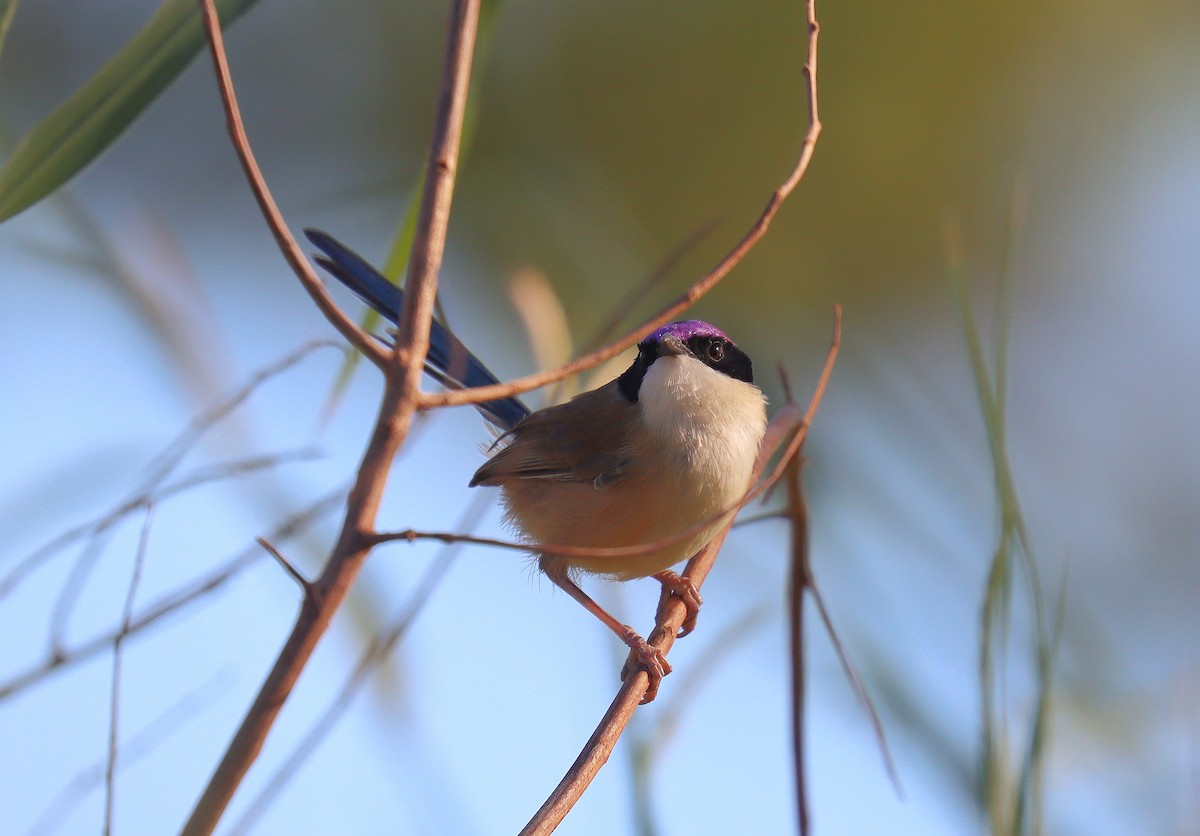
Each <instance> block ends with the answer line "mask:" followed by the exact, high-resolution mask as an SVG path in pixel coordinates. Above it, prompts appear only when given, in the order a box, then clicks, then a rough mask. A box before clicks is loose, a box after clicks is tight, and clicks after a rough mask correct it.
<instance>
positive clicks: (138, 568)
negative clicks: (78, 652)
mask: <svg viewBox="0 0 1200 836" xmlns="http://www.w3.org/2000/svg"><path fill="white" fill-rule="evenodd" d="M153 519H154V506H153V505H150V506H147V508H146V516H145V519H143V520H142V533H141V536H140V537H139V538H138V547H137V556H136V557H134V561H133V574H132V575H130V578H129V591H128V592H127V593H126V595H125V609H124V612H123V613H122V614H121V629H120V631H119V632H118V633H117V638H116V641H114V642H113V664H112V692H111V700H110V702H109V715H108V760H107V762H106V764H105V767H104V834H105V836H108V834H110V833H112V817H113V775H114V774H115V772H116V768H117V725H118V719H119V716H120V708H121V645H122V644H124V642H125V637H126V636H127V635H129V625H130V623H131V622H132V621H133V601H134V598H135V597H136V596H137V588H138V583H139V582H140V581H141V579H142V564H143V563H145V561H146V546H147V544H148V543H149V541H150V523H151V522H152V521H153Z"/></svg>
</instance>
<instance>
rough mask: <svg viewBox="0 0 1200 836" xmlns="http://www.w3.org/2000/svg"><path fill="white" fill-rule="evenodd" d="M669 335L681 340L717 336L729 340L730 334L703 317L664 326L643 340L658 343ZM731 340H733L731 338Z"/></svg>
mask: <svg viewBox="0 0 1200 836" xmlns="http://www.w3.org/2000/svg"><path fill="white" fill-rule="evenodd" d="M667 336H670V337H675V338H676V339H678V340H679V341H680V342H687V341H688V340H690V339H691V338H692V337H715V338H718V339H722V340H729V337H728V335H726V333H725V332H724V331H722V330H721V329H720V328H718V327H717V326H715V325H709V324H708V323H707V322H705V321H704V320H701V319H684V320H681V321H679V322H671V323H668V324H666V325H664V326H662V327H661V328H659V329H658V330H656V331H655V332H654V333H652V334H651V335H650V336H648V337H646V339H644V340H643V341H642V342H647V343H656V342H659V341H660V340H662V338H663V337H667ZM729 342H733V340H729Z"/></svg>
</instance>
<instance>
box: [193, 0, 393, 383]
mask: <svg viewBox="0 0 1200 836" xmlns="http://www.w3.org/2000/svg"><path fill="white" fill-rule="evenodd" d="M199 2H200V9H201V12H202V17H203V18H204V27H205V31H206V33H207V35H208V39H209V43H210V44H211V45H212V50H211V53H212V59H213V67H214V69H215V70H216V73H217V82H218V84H219V85H220V87H221V93H222V95H221V103H222V105H223V106H224V108H225V123H226V125H227V127H228V129H229V137H230V139H231V140H232V142H233V147H234V150H235V151H237V155H238V159H239V160H240V161H241V163H242V168H243V169H244V170H245V172H246V179H247V180H248V181H249V183H250V188H251V190H252V191H253V192H254V198H255V200H257V201H258V206H259V209H261V210H262V213H263V216H264V217H265V218H266V219H267V225H268V226H269V227H270V229H271V234H272V235H273V236H274V237H275V243H276V244H278V245H279V251H280V252H282V253H283V257H284V259H286V260H287V263H288V264H289V265H290V266H291V268H292V270H293V271H295V273H296V276H297V277H298V278H299V279H300V283H301V284H302V285H304V289H305V290H306V291H308V295H309V296H311V297H312V300H313V302H315V303H316V305H317V307H318V308H319V309H320V311H321V313H323V314H324V315H325V318H326V319H328V320H329V322H330V324H332V325H333V327H335V328H337V330H338V331H339V332H340V333H341V335H342V336H343V337H345V338H346V341H347V342H349V343H350V344H351V345H352V346H354V347H355V348H357V349H358V350H359V351H361V352H362V353H363V354H364V355H365V356H366V357H367V359H369V360H370V361H371V362H372V363H374V364H375V365H377V366H380V367H382V366H383V365H384V363H385V362H386V359H387V352H386V351H384V350H383V349H382V348H381V347H380V346H379V343H378V342H376V341H375V338H374V337H372V336H371V335H370V334H368V333H367V332H366V331H364V330H363V329H361V328H359V327H358V324H357V323H355V321H354V320H353V319H351V318H350V317H348V316H346V314H345V313H343V312H342V309H341V308H339V307H338V306H337V303H336V302H334V301H333V297H332V296H330V295H329V292H328V291H327V290H325V285H324V284H322V282H321V280H320V279H319V278H317V274H316V272H315V271H314V270H313V269H312V267H311V266H310V265H309V263H308V259H307V258H306V257H305V255H304V252H303V251H302V250H301V249H300V245H299V244H298V243H297V242H296V239H295V237H294V236H293V235H292V234H291V232H289V231H288V228H287V224H285V223H284V222H283V216H282V215H281V214H280V212H279V207H278V206H276V205H275V198H274V197H272V196H271V192H270V190H269V189H267V184H266V182H265V181H264V180H263V177H262V171H260V170H259V167H258V161H257V160H256V159H255V158H254V153H253V152H252V151H251V150H250V142H249V140H248V139H247V138H246V129H245V127H244V126H243V124H242V115H241V112H240V111H239V109H238V103H237V97H236V96H234V95H233V80H232V79H231V78H230V75H229V62H228V61H227V60H226V58H225V40H224V38H223V37H222V35H221V24H220V21H219V20H218V18H217V11H216V9H215V8H214V7H213V2H212V0H199Z"/></svg>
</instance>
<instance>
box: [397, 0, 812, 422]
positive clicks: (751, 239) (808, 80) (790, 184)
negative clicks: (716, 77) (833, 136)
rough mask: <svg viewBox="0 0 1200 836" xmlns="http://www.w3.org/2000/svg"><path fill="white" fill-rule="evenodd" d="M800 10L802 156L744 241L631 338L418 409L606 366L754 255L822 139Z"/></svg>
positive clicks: (433, 397)
mask: <svg viewBox="0 0 1200 836" xmlns="http://www.w3.org/2000/svg"><path fill="white" fill-rule="evenodd" d="M804 5H805V10H806V19H807V23H808V60H807V61H805V63H804V80H805V86H806V88H807V92H808V131H807V132H806V133H805V134H804V138H803V140H801V143H800V154H799V156H798V157H797V159H796V164H795V165H794V166H793V167H792V170H791V171H790V172H789V173H788V175H787V177H786V178H784V180H783V182H782V183H780V184H779V186H778V188H776V189H775V191H774V192H773V193H772V194H771V197H770V199H769V200H767V205H766V206H765V207H764V208H763V210H762V213H761V214H760V215H759V216H758V220H756V221H755V222H754V224H753V225H752V226H751V227H750V229H749V230H748V231H747V232H746V234H745V235H744V236H743V237H742V240H740V241H738V242H737V244H735V245H734V247H733V249H731V250H730V251H729V252H728V253H727V254H726V255H725V257H724V258H722V259H721V260H720V261H719V262H718V263H717V265H716V266H715V267H713V268H712V270H710V271H709V272H708V273H707V274H706V275H705V276H703V277H702V278H700V279H699V280H697V281H696V283H695V284H693V285H692V286H691V287H689V288H688V289H687V290H685V291H684V292H683V293H682V294H681V295H680V296H679V298H677V299H676V300H675V301H674V302H672V303H671V304H669V305H667V306H666V307H665V308H663V309H662V310H661V311H659V312H658V313H657V314H656V315H655V316H654V318H653V319H651V320H649V321H648V322H646V323H645V324H644V325H641V326H640V327H638V328H636V329H634V330H633V331H631V332H629V333H628V334H626V335H625V336H624V337H622V338H621V339H619V340H617V341H616V342H614V343H610V344H609V345H607V346H604V347H603V348H599V349H597V350H595V351H591V352H588V353H587V354H585V355H583V356H582V357H579V358H577V359H575V360H572V361H571V362H569V363H566V364H564V365H562V366H559V367H558V368H556V369H547V370H545V371H541V372H536V373H534V374H531V375H526V376H525V377H519V378H517V379H516V380H510V381H508V382H507V383H496V384H493V385H491V386H477V387H475V388H469V389H452V390H447V391H444V392H433V393H427V394H425V395H424V396H423V397H422V399H421V407H422V408H429V407H435V406H458V405H462V404H475V403H483V402H484V401H491V400H498V399H500V398H507V397H511V396H513V395H519V394H521V393H522V392H528V391H530V390H532V389H537V388H538V387H541V386H546V385H547V384H550V383H554V382H555V381H558V380H562V379H563V378H564V377H567V376H569V375H572V374H575V373H577V372H581V371H585V370H587V369H590V368H594V367H595V366H598V365H600V364H601V363H603V362H605V361H606V360H609V359H611V358H613V357H616V356H617V355H618V354H620V353H621V352H622V351H624V350H625V349H627V348H629V346H631V345H633V344H634V343H636V342H637V341H638V340H640V339H642V338H643V337H645V336H646V335H648V334H649V333H650V332H651V331H653V330H654V329H655V328H657V327H658V326H660V325H662V324H663V323H665V322H669V321H670V320H672V319H674V318H675V317H676V316H678V315H679V314H680V313H682V312H683V311H685V310H687V309H688V308H690V307H691V306H692V305H694V304H695V303H696V301H697V300H698V299H699V298H700V297H701V296H703V295H704V294H706V293H708V292H709V291H710V290H712V289H713V288H714V287H716V285H717V283H718V282H720V281H721V280H722V279H723V278H725V277H726V276H727V275H729V273H730V271H731V270H733V268H734V267H736V266H737V265H738V264H740V263H741V261H742V259H743V258H745V257H746V255H747V254H748V253H749V252H750V250H752V249H754V247H755V245H756V244H758V242H759V241H760V240H761V239H762V237H763V236H764V235H766V234H767V229H768V228H769V227H770V226H771V221H772V220H773V219H774V217H775V214H776V213H777V212H778V211H779V207H780V206H782V205H783V202H784V201H785V200H787V198H788V196H789V195H791V193H792V192H793V191H795V189H796V186H798V185H799V184H800V180H801V179H802V178H803V177H804V173H805V172H806V171H808V164H809V163H810V162H811V161H812V155H813V151H814V150H815V149H816V145H817V138H818V137H820V135H821V119H820V117H819V114H818V110H817V36H818V35H819V33H820V26H819V25H818V24H817V18H816V0H806V2H805V4H804Z"/></svg>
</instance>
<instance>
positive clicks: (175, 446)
mask: <svg viewBox="0 0 1200 836" xmlns="http://www.w3.org/2000/svg"><path fill="white" fill-rule="evenodd" d="M332 345H333V343H331V342H329V341H328V340H320V341H314V342H309V343H306V344H305V345H303V346H301V347H300V348H299V349H298V350H296V351H294V352H292V353H291V354H288V355H287V356H286V357H284V358H283V359H281V360H279V361H278V362H276V363H275V364H273V365H271V366H269V367H267V368H265V369H263V370H262V371H260V372H259V373H258V374H256V375H254V376H253V377H252V378H251V379H250V380H249V381H248V382H247V383H246V384H245V385H244V386H243V387H242V388H241V389H239V390H238V391H236V392H234V394H233V395H232V396H230V397H229V398H228V399H226V400H225V401H223V402H221V403H219V404H217V405H216V406H215V407H213V408H212V409H210V410H209V411H208V412H206V413H204V414H203V415H201V416H199V417H197V418H196V419H195V420H193V421H192V422H191V424H190V425H189V426H188V427H187V429H185V430H184V431H183V432H182V433H180V434H179V436H178V437H177V438H175V439H174V440H173V441H172V442H171V443H170V444H168V445H167V446H166V447H165V448H164V449H163V451H162V452H160V453H159V454H158V455H157V456H156V457H155V459H154V460H153V461H152V462H151V463H150V464H149V465H148V466H147V468H146V470H147V474H146V476H144V477H143V479H142V482H141V485H140V487H139V488H137V489H136V490H135V491H134V494H133V495H132V496H131V497H129V498H128V499H127V500H125V501H124V502H122V503H121V504H119V505H118V506H117V507H116V508H114V509H112V510H111V511H108V512H107V513H105V514H103V515H102V516H100V517H97V518H95V519H93V520H90V521H88V522H85V523H82V524H81V525H77V526H75V527H74V528H71V529H69V530H68V531H65V532H63V533H62V534H60V535H58V536H57V537H55V538H54V539H53V540H51V541H50V542H49V543H47V544H46V545H44V546H42V547H41V548H39V549H38V550H37V551H35V552H33V553H32V554H30V555H29V556H28V557H26V558H25V559H23V560H22V561H21V562H20V563H18V564H17V565H16V566H15V567H14V568H13V569H12V570H11V571H10V572H9V573H8V574H7V575H5V576H4V578H3V579H2V580H0V598H3V597H4V596H5V595H7V594H8V593H9V592H11V591H12V590H13V589H15V588H16V587H17V586H18V585H19V584H20V583H21V581H23V580H24V579H25V577H26V576H27V575H29V574H30V573H31V572H32V571H33V570H34V569H36V568H37V567H38V566H40V565H41V564H42V563H44V562H45V561H46V560H48V559H49V558H50V557H52V556H53V555H54V554H56V553H57V552H58V551H59V550H61V549H63V548H65V547H66V546H68V545H70V544H71V543H73V542H75V541H76V540H78V539H80V538H81V537H85V536H95V535H96V534H97V533H99V532H102V531H103V530H104V529H105V528H107V527H109V526H111V525H113V524H114V523H115V522H116V521H117V520H118V519H119V518H121V517H124V516H125V515H127V514H130V513H132V512H134V511H136V510H138V509H139V508H142V507H145V503H146V501H147V500H148V499H154V500H155V501H158V502H161V501H162V500H163V499H165V498H166V497H167V496H168V495H169V494H170V493H172V492H176V491H179V490H185V489H186V488H188V487H191V485H192V484H195V482H196V477H195V476H193V481H192V483H191V484H189V483H188V482H187V480H185V481H184V482H182V483H178V484H177V485H176V486H175V487H168V488H163V489H160V490H159V491H158V492H157V493H152V491H153V489H154V488H155V486H157V485H159V484H160V483H162V482H163V481H164V480H165V479H166V478H167V476H169V475H170V474H171V473H172V472H173V471H174V470H175V468H176V467H177V466H178V465H179V462H181V461H182V460H183V457H184V456H185V455H187V453H188V452H189V451H190V450H191V449H192V448H193V447H195V445H196V443H197V442H198V441H199V440H200V438H202V437H203V435H204V434H205V433H206V432H207V431H208V430H210V429H211V428H212V427H214V426H216V425H217V424H218V423H220V421H221V419H223V418H224V417H226V416H227V415H229V414H230V413H231V412H233V410H234V409H236V408H237V407H238V406H240V405H241V404H242V403H244V402H245V401H246V399H247V398H249V397H250V395H252V394H253V393H254V392H255V391H256V390H257V389H258V387H259V386H261V385H262V384H263V383H265V382H266V381H267V380H269V379H271V378H272V377H276V376H277V375H279V374H282V373H283V372H285V371H287V370H288V369H290V368H291V367H292V366H294V365H296V364H297V363H299V362H300V361H301V360H303V359H304V358H305V357H307V356H308V355H309V354H311V353H313V352H314V351H315V350H316V349H318V348H324V347H329V346H332Z"/></svg>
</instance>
